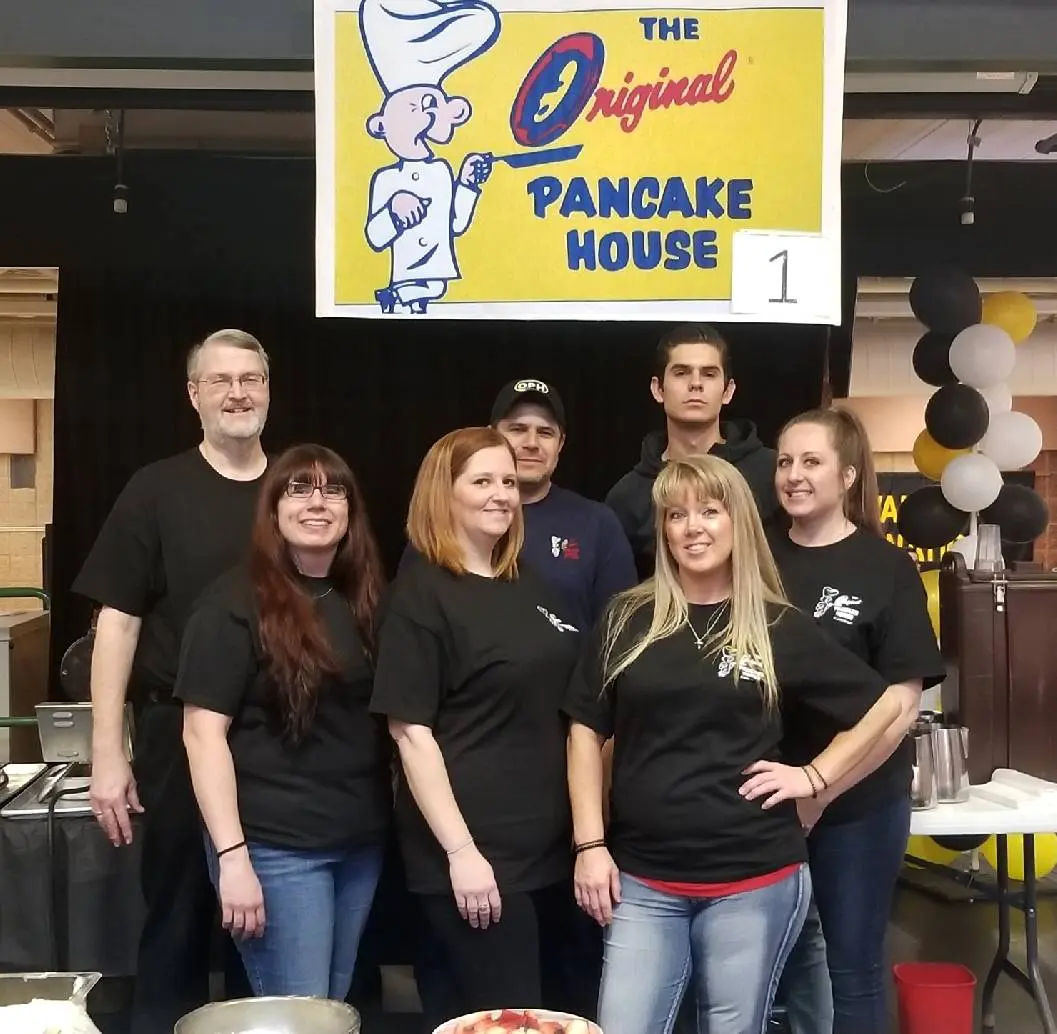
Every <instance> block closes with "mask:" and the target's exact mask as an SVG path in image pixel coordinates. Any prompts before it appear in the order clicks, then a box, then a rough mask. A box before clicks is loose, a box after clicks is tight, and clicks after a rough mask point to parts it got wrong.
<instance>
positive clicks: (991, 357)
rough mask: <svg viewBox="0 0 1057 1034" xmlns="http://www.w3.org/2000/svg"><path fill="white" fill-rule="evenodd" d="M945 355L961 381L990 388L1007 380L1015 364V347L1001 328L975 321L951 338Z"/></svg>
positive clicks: (974, 386)
mask: <svg viewBox="0 0 1057 1034" xmlns="http://www.w3.org/2000/svg"><path fill="white" fill-rule="evenodd" d="M948 358H949V359H950V364H951V370H953V371H954V376H955V377H957V378H958V380H960V381H961V382H962V383H963V384H968V385H969V387H970V388H990V387H993V386H994V385H996V384H1001V383H1002V382H1003V381H1007V380H1009V375H1010V374H1011V373H1012V372H1013V367H1014V366H1016V365H1017V346H1016V345H1014V344H1013V339H1012V338H1011V337H1010V336H1009V335H1008V334H1007V333H1006V332H1005V331H1004V330H1003V329H1002V328H1001V327H992V326H990V325H989V324H987V323H976V324H974V325H973V326H971V327H966V328H965V330H963V331H962V332H961V333H960V334H959V335H958V336H957V337H956V338H955V339H954V342H953V344H952V345H951V350H950V352H949V353H948Z"/></svg>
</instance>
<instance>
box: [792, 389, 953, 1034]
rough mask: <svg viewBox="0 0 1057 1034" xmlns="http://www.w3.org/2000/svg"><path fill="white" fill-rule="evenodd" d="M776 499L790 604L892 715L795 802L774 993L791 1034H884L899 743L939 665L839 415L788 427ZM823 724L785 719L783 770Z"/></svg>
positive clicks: (829, 728)
mask: <svg viewBox="0 0 1057 1034" xmlns="http://www.w3.org/2000/svg"><path fill="white" fill-rule="evenodd" d="M775 488H776V490H777V492H778V498H779V502H780V503H781V504H782V507H783V509H784V510H785V512H786V515H787V516H788V518H789V520H788V522H787V523H788V524H789V527H788V529H785V528H783V529H782V530H780V531H775V532H774V533H773V534H772V536H771V544H772V548H773V551H774V556H775V560H776V561H777V563H778V568H779V570H780V572H781V575H782V581H783V583H784V585H785V587H786V590H787V591H788V593H789V597H790V599H791V600H792V602H793V603H794V604H795V605H796V606H797V607H799V608H800V609H801V610H803V611H804V612H805V613H806V614H807V615H809V616H811V617H813V618H814V620H815V621H816V622H817V624H818V626H819V627H820V629H821V630H823V631H824V632H825V634H826V635H827V636H829V637H830V638H831V640H832V641H833V642H834V643H837V644H839V645H840V646H841V647H843V648H845V649H847V650H848V651H850V652H851V653H853V654H855V655H856V656H857V657H858V658H859V659H860V660H861V661H863V662H864V663H866V664H868V665H869V666H870V667H871V668H873V670H874V671H876V672H877V674H878V675H879V676H881V678H882V679H883V680H884V681H886V682H888V683H890V684H892V691H893V692H894V693H895V694H897V695H898V700H899V703H900V712H899V715H898V717H897V719H896V721H894V722H893V723H892V725H891V727H890V728H889V729H888V730H887V731H886V733H885V734H884V736H883V737H882V738H881V740H880V741H879V742H878V743H877V746H876V747H875V748H874V750H873V751H871V752H870V754H869V755H868V756H867V757H865V758H863V759H862V761H861V762H860V763H859V764H858V765H856V766H855V768H854V769H853V770H852V771H851V772H849V773H847V774H846V775H845V776H843V777H842V778H840V779H838V780H834V781H831V782H830V785H829V786H828V787H827V788H825V789H824V790H823V792H822V793H820V794H819V795H818V797H817V798H815V799H813V800H808V801H802V802H801V803H800V812H801V818H802V820H803V822H804V825H805V826H807V827H808V828H810V829H811V830H812V832H811V835H810V837H809V839H808V853H809V856H810V862H811V875H812V878H813V883H814V887H815V900H814V907H812V909H811V910H810V911H809V914H808V918H807V920H806V922H805V924H804V929H803V932H802V933H801V935H800V938H799V940H798V941H797V944H796V947H795V948H794V950H793V953H792V955H791V956H790V959H789V962H788V965H787V966H786V971H785V975H784V977H783V981H782V988H781V991H780V998H781V999H783V1000H784V1002H785V1004H786V1006H787V1010H788V1016H789V1022H790V1026H791V1027H792V1030H793V1034H831V1032H832V1034H885V1032H886V1031H887V1030H888V1010H887V1007H886V1004H885V993H884V972H883V966H884V939H885V930H886V927H887V924H888V914H889V911H890V909H891V904H892V896H893V894H894V892H895V885H896V879H897V877H898V875H899V870H900V868H901V866H902V861H903V854H904V852H905V850H906V843H907V836H908V834H909V831H910V799H909V790H910V765H911V759H910V756H909V754H908V753H907V751H908V746H907V745H906V742H905V736H906V732H907V730H908V728H909V727H910V724H911V723H912V722H913V720H914V718H915V716H916V715H917V710H918V704H919V702H920V699H921V691H922V688H928V687H929V686H933V685H936V684H938V683H939V682H941V681H942V680H943V676H944V665H943V660H942V658H941V656H940V652H939V649H938V647H937V645H936V637H935V634H934V633H933V630H932V626H931V622H930V620H929V616H928V609H927V605H926V599H925V590H924V588H923V587H922V584H921V579H920V577H919V576H918V572H917V569H916V566H915V564H914V562H913V561H912V560H911V559H910V557H909V556H908V555H907V553H906V552H905V551H904V550H902V549H900V548H899V547H898V546H895V545H893V544H892V543H890V542H888V541H886V540H885V538H884V537H883V536H882V534H881V526H880V521H879V513H878V492H877V478H876V475H875V474H874V465H873V456H872V453H871V449H870V442H869V439H868V437H867V435H866V431H865V430H864V429H863V426H862V424H861V423H860V422H859V420H858V418H857V417H856V416H855V415H854V414H853V413H851V412H849V411H848V410H845V409H839V408H836V409H822V410H814V411H812V412H810V413H804V414H802V415H800V416H798V417H795V418H794V419H793V420H791V421H790V422H789V423H788V424H787V425H786V427H785V428H784V429H783V431H782V433H781V435H780V436H779V441H778V465H777V470H776V475H775ZM835 729H836V727H835V725H834V723H833V722H832V721H831V720H829V719H828V718H827V717H826V716H825V715H819V714H817V713H813V712H811V713H809V712H807V711H804V710H797V711H792V712H791V713H790V714H789V715H788V716H787V734H786V740H785V744H784V747H785V751H786V755H787V757H788V758H789V760H791V761H793V762H798V763H799V762H804V761H808V760H810V758H812V757H814V755H815V754H816V753H817V752H818V750H819V749H820V747H822V746H825V744H827V743H828V742H829V741H830V739H831V737H832V736H833V733H834V731H835Z"/></svg>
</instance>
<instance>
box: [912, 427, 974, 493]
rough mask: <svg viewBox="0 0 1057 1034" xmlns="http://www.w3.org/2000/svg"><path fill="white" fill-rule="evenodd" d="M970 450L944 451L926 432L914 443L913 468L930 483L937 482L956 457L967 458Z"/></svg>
mask: <svg viewBox="0 0 1057 1034" xmlns="http://www.w3.org/2000/svg"><path fill="white" fill-rule="evenodd" d="M971 451H972V450H971V449H945V448H944V447H943V446H942V445H940V444H939V442H937V441H936V439H935V438H933V437H932V435H931V434H929V433H928V431H922V432H921V434H919V435H918V436H917V438H916V439H915V441H914V466H915V467H917V468H918V470H919V471H921V473H922V474H924V475H925V477H927V478H929V480H931V481H939V479H940V478H941V477H942V476H943V470H944V468H945V467H946V466H947V464H948V463H950V461H951V460H953V459H954V458H955V457H957V456H967V455H968V454H969V453H970V452H971Z"/></svg>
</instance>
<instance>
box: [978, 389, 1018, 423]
mask: <svg viewBox="0 0 1057 1034" xmlns="http://www.w3.org/2000/svg"><path fill="white" fill-rule="evenodd" d="M977 390H978V391H979V392H980V394H981V395H983V397H984V401H985V402H986V403H987V408H988V409H989V410H990V411H991V416H992V417H994V415H995V414H996V413H1008V412H1009V411H1010V410H1011V409H1012V408H1013V393H1012V392H1011V391H1010V390H1009V385H1008V384H992V385H991V387H990V388H979V389H977Z"/></svg>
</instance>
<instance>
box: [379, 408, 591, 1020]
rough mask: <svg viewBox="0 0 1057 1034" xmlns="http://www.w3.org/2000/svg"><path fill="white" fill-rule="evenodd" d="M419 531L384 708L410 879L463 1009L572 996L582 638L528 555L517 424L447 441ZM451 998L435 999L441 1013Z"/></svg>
mask: <svg viewBox="0 0 1057 1034" xmlns="http://www.w3.org/2000/svg"><path fill="white" fill-rule="evenodd" d="M407 530H408V537H409V539H410V540H411V545H412V546H413V547H414V549H415V552H416V553H417V554H418V555H417V556H413V557H412V558H411V560H409V562H408V563H406V564H405V565H404V567H403V569H402V570H401V571H400V573H399V575H398V576H397V578H396V581H395V582H394V583H393V588H392V594H391V596H390V598H389V600H388V602H387V606H386V616H385V621H384V623H383V625H382V632H381V637H380V645H379V656H378V672H377V676H376V678H375V684H374V697H373V699H372V702H371V707H372V709H373V710H375V711H377V712H378V713H380V714H384V715H385V716H386V717H387V718H388V720H389V728H390V730H391V732H392V734H393V738H394V739H395V740H396V743H397V746H398V748H399V751H400V761H401V767H402V773H401V775H402V778H401V780H400V785H399V788H398V790H397V798H396V826H397V834H398V837H399V840H400V846H401V850H402V853H403V856H404V866H405V868H406V871H407V879H408V885H409V887H410V889H411V891H412V892H413V893H414V894H416V896H417V897H418V900H419V901H420V903H421V905H422V908H423V911H424V913H425V917H426V921H427V922H428V923H429V926H430V928H431V930H432V933H433V934H434V936H435V938H436V940H437V942H438V943H439V945H440V946H441V947H442V949H443V951H444V952H445V954H446V956H447V960H446V961H447V969H448V971H449V972H450V974H451V980H452V985H453V986H452V991H453V992H454V993H453V995H452V996H451V1003H450V1004H451V1008H452V1009H453V1010H454V1012H456V1013H463V1012H472V1011H476V1010H478V1009H496V1008H502V1007H505V1006H510V1007H518V1006H521V1007H524V1006H526V1005H528V1006H531V1005H534V1004H535V1005H540V1004H542V1005H544V1006H548V1007H559V1008H560V1007H561V1006H562V1004H564V1003H566V1002H569V1001H570V998H569V997H568V995H569V991H570V988H569V986H568V984H567V983H565V981H566V980H567V979H568V964H569V959H568V952H569V950H570V946H571V945H572V944H573V943H575V941H574V939H575V936H576V927H575V926H574V925H573V924H574V923H575V908H576V905H575V902H574V899H573V892H572V851H571V846H572V824H571V817H570V811H569V801H568V794H567V792H566V789H565V738H566V721H565V718H564V717H563V715H562V713H561V705H562V700H563V699H564V695H565V688H566V685H567V684H568V681H569V678H570V676H571V674H572V671H573V668H574V667H575V665H576V660H577V657H578V656H579V639H580V636H579V634H578V630H577V629H576V628H574V627H573V625H572V624H571V623H570V622H569V620H568V617H569V615H568V611H567V609H566V607H565V605H564V604H563V603H562V601H561V598H560V597H558V596H556V595H555V593H554V590H552V589H551V588H550V587H549V586H548V585H547V584H546V583H545V582H543V581H542V579H540V578H538V577H537V576H535V575H534V574H533V573H532V572H531V571H530V570H528V569H527V568H526V569H524V570H520V569H519V567H518V562H517V557H518V552H519V550H520V549H521V539H522V533H523V532H522V517H521V508H520V506H519V496H518V481H517V469H516V465H515V461H514V453H513V450H512V449H511V448H510V445H509V444H508V443H507V441H506V439H505V438H504V437H503V436H502V435H501V434H500V433H499V432H498V431H496V430H494V429H493V428H490V427H470V428H463V429H462V430H459V431H453V432H451V433H450V434H448V435H445V436H444V437H443V438H441V439H440V441H438V442H437V443H436V444H434V446H433V447H432V448H431V449H430V450H429V452H428V453H427V455H426V458H425V459H424V460H423V462H422V466H421V468H420V469H419V472H418V478H417V480H416V482H415V489H414V493H413V494H412V497H411V506H410V509H409V511H408V521H407ZM439 1004H440V1003H431V1002H429V1001H424V1002H423V1007H424V1009H425V1011H426V1012H427V1014H428V1015H429V1017H430V1021H431V1022H433V1021H436V1022H439V1021H440V1020H442V1019H444V1017H443V1016H437V1015H433V1014H434V1013H435V1010H436V1009H437V1008H438V1006H439ZM445 1004H447V1003H445Z"/></svg>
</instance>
